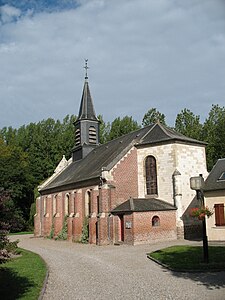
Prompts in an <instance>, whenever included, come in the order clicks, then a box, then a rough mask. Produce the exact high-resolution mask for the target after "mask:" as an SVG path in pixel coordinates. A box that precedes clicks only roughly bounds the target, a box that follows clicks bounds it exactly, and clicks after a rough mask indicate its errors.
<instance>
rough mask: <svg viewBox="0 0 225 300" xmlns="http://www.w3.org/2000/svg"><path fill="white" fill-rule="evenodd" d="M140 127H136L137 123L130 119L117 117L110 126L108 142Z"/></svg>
mask: <svg viewBox="0 0 225 300" xmlns="http://www.w3.org/2000/svg"><path fill="white" fill-rule="evenodd" d="M140 127H141V126H140V125H138V123H137V122H136V121H134V120H133V119H132V117H128V116H125V117H124V118H122V119H120V117H118V118H116V119H115V120H114V121H113V122H112V124H111V129H110V132H109V140H113V139H115V138H117V137H120V136H122V135H124V134H127V133H129V132H132V131H134V130H137V129H140Z"/></svg>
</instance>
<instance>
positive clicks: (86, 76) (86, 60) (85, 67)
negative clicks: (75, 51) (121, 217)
mask: <svg viewBox="0 0 225 300" xmlns="http://www.w3.org/2000/svg"><path fill="white" fill-rule="evenodd" d="M84 61H85V66H84V69H85V70H86V72H85V79H88V73H87V70H88V69H89V67H88V65H87V64H88V59H85V60H84Z"/></svg>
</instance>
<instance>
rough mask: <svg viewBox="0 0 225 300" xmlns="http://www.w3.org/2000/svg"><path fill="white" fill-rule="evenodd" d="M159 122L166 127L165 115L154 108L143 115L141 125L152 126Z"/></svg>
mask: <svg viewBox="0 0 225 300" xmlns="http://www.w3.org/2000/svg"><path fill="white" fill-rule="evenodd" d="M157 122H160V123H162V124H163V125H166V121H165V115H164V114H162V113H161V112H159V111H158V110H156V108H151V109H149V110H148V112H147V113H146V114H145V115H144V117H143V119H142V125H143V126H147V125H150V124H154V123H157Z"/></svg>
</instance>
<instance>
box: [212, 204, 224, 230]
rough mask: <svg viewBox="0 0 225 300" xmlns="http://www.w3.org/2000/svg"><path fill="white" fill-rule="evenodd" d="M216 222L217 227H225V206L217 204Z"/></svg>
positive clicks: (215, 206)
mask: <svg viewBox="0 0 225 300" xmlns="http://www.w3.org/2000/svg"><path fill="white" fill-rule="evenodd" d="M214 209H215V221H216V226H225V220H224V204H223V203H220V204H215V205H214Z"/></svg>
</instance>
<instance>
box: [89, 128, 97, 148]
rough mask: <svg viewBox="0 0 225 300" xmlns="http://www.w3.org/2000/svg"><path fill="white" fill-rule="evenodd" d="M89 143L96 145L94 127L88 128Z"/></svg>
mask: <svg viewBox="0 0 225 300" xmlns="http://www.w3.org/2000/svg"><path fill="white" fill-rule="evenodd" d="M89 143H91V144H96V129H95V127H94V126H90V127H89Z"/></svg>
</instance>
